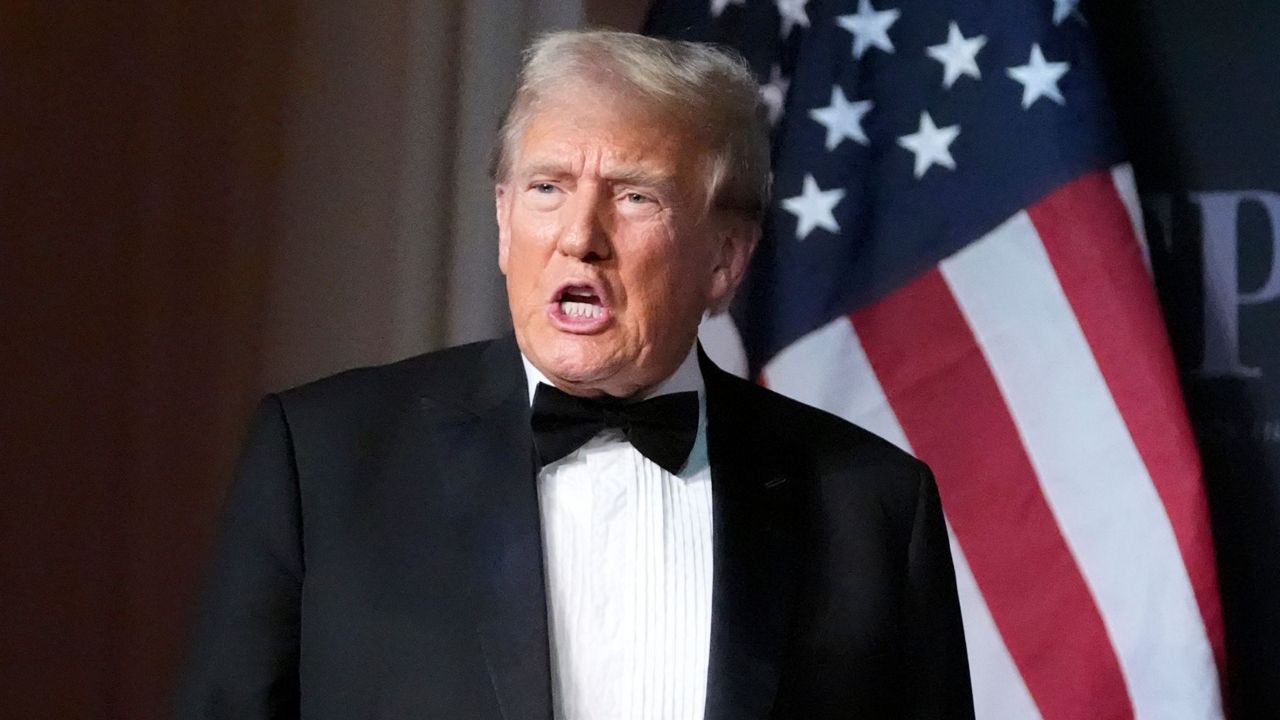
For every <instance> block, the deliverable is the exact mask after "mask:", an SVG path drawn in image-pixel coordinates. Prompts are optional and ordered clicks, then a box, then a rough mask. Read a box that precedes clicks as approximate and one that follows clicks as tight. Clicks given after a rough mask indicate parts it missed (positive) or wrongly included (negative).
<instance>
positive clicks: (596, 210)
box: [497, 89, 755, 397]
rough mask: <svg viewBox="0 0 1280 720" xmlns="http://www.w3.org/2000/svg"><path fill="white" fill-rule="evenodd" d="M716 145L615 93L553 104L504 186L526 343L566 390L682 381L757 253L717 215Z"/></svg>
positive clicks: (504, 214) (556, 99) (501, 195)
mask: <svg viewBox="0 0 1280 720" xmlns="http://www.w3.org/2000/svg"><path fill="white" fill-rule="evenodd" d="M703 147H704V145H703V144H702V143H701V141H700V140H699V139H698V138H697V137H696V136H695V135H694V134H693V133H691V132H689V131H688V130H686V129H685V128H683V127H681V126H679V125H678V124H675V123H673V122H672V121H671V120H666V121H665V122H664V119H663V118H662V117H660V116H656V115H655V114H654V113H653V112H646V111H645V110H644V109H643V108H642V107H640V106H638V105H637V104H636V103H635V102H634V101H628V100H624V99H620V98H618V97H615V96H612V95H610V94H609V93H608V92H605V91H599V90H596V91H593V90H590V89H587V90H578V91H573V92H564V93H562V94H560V95H559V96H553V97H550V98H544V99H543V101H542V102H541V103H540V105H539V110H538V111H537V112H536V114H535V115H534V116H533V117H532V118H531V119H530V120H529V122H528V123H527V124H526V126H525V129H524V134H523V137H522V138H521V140H520V142H519V143H518V144H517V146H516V148H514V153H513V158H512V162H511V170H510V173H509V175H508V177H507V178H506V179H505V181H504V182H500V183H499V185H498V186H497V214H498V228H499V252H498V264H499V266H500V267H501V269H502V272H503V273H504V274H505V275H506V277H507V294H508V296H509V300H510V304H511V316H512V320H513V322H514V324H515V331H516V339H517V341H518V342H519V345H520V349H521V350H522V351H523V352H524V354H525V356H526V357H528V358H529V360H530V361H531V362H532V363H533V364H534V365H535V366H536V367H537V368H538V369H539V370H541V371H542V372H543V374H545V375H546V376H547V378H548V379H550V380H551V381H552V382H554V383H555V384H557V385H559V386H560V387H562V388H564V389H565V390H567V391H569V392H573V393H575V394H579V395H587V396H595V395H601V394H607V395H611V396H615V397H625V396H628V395H632V394H634V393H636V392H639V391H641V390H644V389H646V388H649V387H651V386H653V385H655V384H657V383H658V382H661V381H662V380H663V379H664V378H666V377H667V376H668V375H670V374H671V373H672V372H674V371H675V368H676V367H677V366H678V365H679V364H680V361H681V360H683V359H684V356H685V354H686V353H687V352H688V350H689V348H690V347H691V346H692V343H693V341H694V338H695V336H696V334H697V328H698V323H699V321H700V320H701V317H702V314H703V312H704V311H705V310H706V309H707V308H708V307H714V306H716V305H717V304H719V303H720V302H721V301H722V300H724V299H726V298H727V297H728V295H729V293H731V292H732V290H733V288H734V286H735V285H736V284H737V282H738V280H739V279H740V278H741V276H742V272H743V270H744V269H745V267H746V263H747V259H748V258H749V257H750V253H751V249H752V245H753V242H754V237H755V235H754V230H753V229H752V228H751V226H750V224H749V223H746V222H745V221H743V220H741V219H737V218H727V217H723V216H722V214H721V213H717V212H714V211H713V212H711V213H710V214H708V213H705V212H704V208H705V206H706V182H705V177H706V175H705V172H704V163H705V162H706V159H705V153H704V152H702V151H701V150H702V148H703Z"/></svg>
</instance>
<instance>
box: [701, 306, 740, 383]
mask: <svg viewBox="0 0 1280 720" xmlns="http://www.w3.org/2000/svg"><path fill="white" fill-rule="evenodd" d="M698 341H699V342H701V343H702V349H703V350H705V351H706V352H707V357H709V358H711V361H712V362H714V363H715V364H716V367H718V368H720V369H721V370H724V371H725V372H728V373H733V374H734V375H737V376H738V377H740V378H745V377H746V376H747V373H748V372H749V369H748V368H747V351H746V348H744V347H742V335H741V334H739V333H738V326H737V325H734V324H733V318H732V317H730V315H729V313H720V314H719V315H707V316H705V317H703V318H702V324H701V325H699V326H698Z"/></svg>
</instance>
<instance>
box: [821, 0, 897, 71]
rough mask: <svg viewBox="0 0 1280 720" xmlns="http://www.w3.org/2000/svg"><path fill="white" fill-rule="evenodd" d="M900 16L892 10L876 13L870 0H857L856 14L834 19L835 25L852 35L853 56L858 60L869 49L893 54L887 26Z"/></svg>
mask: <svg viewBox="0 0 1280 720" xmlns="http://www.w3.org/2000/svg"><path fill="white" fill-rule="evenodd" d="M900 15H902V13H901V12H900V11H898V10H894V9H889V10H880V11H877V10H876V9H875V8H873V7H872V6H871V0H858V12H857V13H855V14H853V15H841V16H840V17H838V18H836V24H838V25H839V26H840V27H842V28H844V29H845V30H848V31H849V32H851V33H853V56H854V57H855V58H860V57H862V54H863V53H865V52H866V51H867V49H868V48H871V47H878V48H880V49H881V50H883V51H885V52H887V53H891V52H893V42H892V41H890V40H889V26H890V25H893V24H894V23H895V22H897V20H898V17H899V16H900Z"/></svg>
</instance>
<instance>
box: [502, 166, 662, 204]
mask: <svg viewBox="0 0 1280 720" xmlns="http://www.w3.org/2000/svg"><path fill="white" fill-rule="evenodd" d="M521 174H522V175H523V176H525V177H534V176H538V175H543V176H547V177H554V178H560V177H565V176H568V175H572V174H573V171H572V170H571V169H570V168H569V167H568V165H566V164H565V163H563V162H560V161H557V160H536V161H534V162H533V163H531V164H530V165H528V166H526V167H524V168H523V169H522V172H521ZM604 179H605V181H607V182H609V183H611V184H615V185H618V184H621V185H638V186H641V187H647V188H653V189H655V190H657V191H659V192H661V193H665V194H668V195H673V194H674V193H675V181H674V179H673V178H672V177H671V176H670V175H667V174H663V173H654V172H650V171H648V170H645V169H644V168H640V167H634V166H631V167H621V168H618V169H617V170H614V171H613V172H610V173H607V174H606V175H605V178H604Z"/></svg>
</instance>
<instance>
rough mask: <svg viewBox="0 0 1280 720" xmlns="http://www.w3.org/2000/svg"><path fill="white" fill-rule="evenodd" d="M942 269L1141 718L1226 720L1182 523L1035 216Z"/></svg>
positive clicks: (1021, 217) (1022, 217)
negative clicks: (1177, 523) (1176, 528)
mask: <svg viewBox="0 0 1280 720" xmlns="http://www.w3.org/2000/svg"><path fill="white" fill-rule="evenodd" d="M941 271H942V274H943V277H944V278H945V279H946V281H947V284H948V285H949V287H950V288H951V291H952V293H953V294H954V296H955V298H956V302H957V304H958V305H959V306H960V309H961V311H962V312H963V313H964V315H965V318H966V319H967V321H968V322H969V325H970V327H971V328H972V329H973V332H974V336H975V337H976V338H977V340H978V344H979V346H980V347H981V348H982V351H983V355H984V356H985V358H986V361H987V364H988V365H989V366H990V368H991V371H992V373H993V375H994V376H995V379H996V382H997V384H998V385H999V387H1000V390H1001V393H1002V395H1003V396H1004V399H1005V402H1006V403H1007V405H1008V407H1009V411H1010V413H1011V415H1012V416H1013V419H1014V422H1015V424H1016V425H1017V428H1018V431H1019V434H1020V435H1021V436H1022V441H1023V444H1024V446H1025V447H1026V449H1027V453H1028V455H1029V457H1030V459H1031V462H1032V465H1033V466H1034V468H1035V470H1036V474H1037V476H1038V477H1039V479H1040V484H1041V487H1042V488H1043V490H1044V493H1045V497H1046V499H1047V500H1048V501H1049V505H1050V507H1051V508H1052V509H1053V512H1054V515H1055V517H1056V518H1057V520H1058V523H1059V526H1060V528H1061V530H1062V533H1063V536H1064V538H1065V540H1066V542H1067V545H1068V547H1070V548H1071V550H1072V552H1073V554H1074V555H1075V557H1076V559H1077V561H1078V562H1079V563H1080V569H1081V572H1082V573H1083V575H1084V577H1085V580H1086V582H1087V583H1088V585H1089V588H1090V590H1091V591H1092V593H1093V595H1094V598H1095V600H1096V601H1097V603H1098V609H1099V610H1100V612H1101V613H1102V618H1103V622H1104V623H1105V625H1106V627H1107V630H1108V633H1109V635H1110V636H1111V639H1112V642H1113V643H1114V645H1115V648H1116V654H1117V657H1118V658H1119V659H1120V665H1121V668H1122V670H1123V672H1124V675H1125V680H1126V683H1127V686H1128V688H1129V692H1130V695H1131V697H1132V699H1133V702H1134V711H1135V717H1137V718H1152V719H1153V720H1154V719H1158V720H1178V719H1181V718H1187V719H1192V718H1195V719H1200V718H1218V717H1221V708H1220V706H1219V698H1218V692H1217V688H1216V686H1215V685H1214V684H1213V682H1212V679H1213V677H1214V673H1213V672H1212V669H1213V667H1214V665H1213V656H1212V653H1211V651H1210V647H1209V643H1208V639H1207V637H1206V634H1205V630H1204V625H1203V622H1202V620H1201V618H1200V613H1199V609H1198V606H1197V605H1196V601H1195V597H1194V595H1193V594H1192V590H1191V585H1190V581H1189V580H1188V578H1187V574H1186V569H1185V567H1184V566H1183V564H1182V558H1181V556H1180V555H1179V553H1178V545H1177V542H1176V540H1175V538H1174V535H1173V529H1172V527H1171V525H1170V524H1169V519H1168V517H1167V516H1166V515H1165V512H1164V507H1163V505H1162V504H1161V502H1160V498H1159V496H1158V495H1157V494H1156V492H1155V488H1154V487H1153V485H1152V483H1151V478H1150V476H1149V475H1148V473H1147V469H1146V467H1145V466H1144V465H1143V463H1142V460H1141V458H1140V456H1139V455H1138V452H1137V449H1136V448H1135V447H1134V444H1133V441H1132V438H1131V437H1130V436H1129V432H1128V429H1127V428H1126V427H1125V425H1124V421H1123V419H1122V417H1121V415H1120V413H1119V410H1118V409H1117V408H1116V405H1115V402H1114V400H1113V399H1112V397H1111V394H1110V391H1109V390H1108V388H1107V385H1106V382H1105V380H1104V379H1103V377H1102V374H1101V372H1100V371H1099V370H1098V367H1097V364H1096V362H1095V361H1094V358H1093V354H1092V352H1091V351H1090V349H1089V346H1088V343H1087V341H1086V340H1085V338H1084V334H1083V333H1082V331H1081V330H1080V326H1079V324H1078V323H1077V322H1076V318H1075V316H1074V314H1073V313H1072V311H1071V307H1070V305H1069V303H1068V302H1067V299H1066V297H1065V295H1064V294H1063V291H1062V287H1061V286H1060V285H1059V283H1058V278H1057V276H1056V275H1055V274H1054V271H1053V267H1052V265H1051V264H1050V262H1049V259H1048V256H1047V255H1046V253H1045V251H1044V247H1043V245H1042V244H1041V242H1040V238H1039V235H1038V234H1037V233H1036V230H1035V227H1034V226H1033V224H1032V223H1031V220H1030V218H1029V217H1028V216H1027V214H1026V213H1025V212H1020V213H1018V214H1017V215H1015V216H1014V217H1013V218H1011V219H1010V220H1008V221H1007V222H1005V223H1004V224H1003V225H1001V226H1000V227H998V228H996V229H995V230H994V231H992V232H991V233H990V234H988V235H987V236H986V237H984V238H983V239H981V240H980V241H978V242H977V243H974V244H972V245H970V246H968V247H967V248H965V249H964V250H961V251H960V252H959V253H957V254H955V255H954V256H952V257H951V258H948V259H947V260H945V261H943V262H942V264H941ZM1046 600H1047V599H1046Z"/></svg>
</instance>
